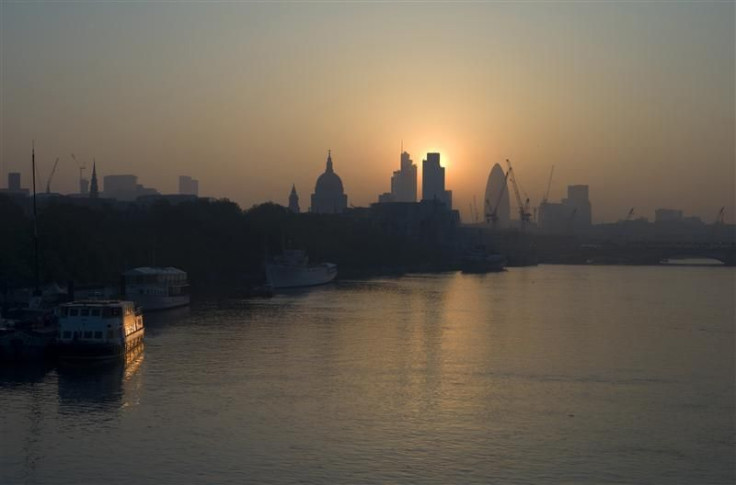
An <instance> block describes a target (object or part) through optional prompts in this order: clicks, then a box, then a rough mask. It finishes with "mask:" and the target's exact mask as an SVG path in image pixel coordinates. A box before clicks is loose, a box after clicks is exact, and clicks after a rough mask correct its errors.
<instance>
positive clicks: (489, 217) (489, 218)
mask: <svg viewBox="0 0 736 485" xmlns="http://www.w3.org/2000/svg"><path fill="white" fill-rule="evenodd" d="M509 173H510V171H509V172H506V175H504V177H503V186H502V187H501V192H499V193H498V197H497V198H496V203H495V204H493V205H491V201H490V200H488V199H486V204H488V207H489V208H491V212H489V213H487V214H486V222H490V223H491V224H493V225H494V226H495V225H496V222H498V204H500V203H501V197H503V194H504V193H505V192H506V185H507V181H508V178H509Z"/></svg>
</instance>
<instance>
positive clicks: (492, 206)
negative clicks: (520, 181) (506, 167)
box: [483, 164, 511, 227]
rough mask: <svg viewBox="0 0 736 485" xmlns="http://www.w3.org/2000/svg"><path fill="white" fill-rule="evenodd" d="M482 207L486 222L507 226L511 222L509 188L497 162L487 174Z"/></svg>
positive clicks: (497, 225)
mask: <svg viewBox="0 0 736 485" xmlns="http://www.w3.org/2000/svg"><path fill="white" fill-rule="evenodd" d="M483 208H484V217H485V221H486V222H487V223H490V224H491V225H494V226H496V227H508V226H509V224H510V223H511V206H510V204H509V188H508V185H507V181H506V174H505V173H504V171H503V168H501V165H499V164H495V165H494V166H493V168H492V169H491V173H489V174H488V181H487V182H486V194H485V201H484V203H483ZM494 219H495V220H494Z"/></svg>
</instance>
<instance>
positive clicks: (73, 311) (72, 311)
mask: <svg viewBox="0 0 736 485" xmlns="http://www.w3.org/2000/svg"><path fill="white" fill-rule="evenodd" d="M77 315H79V309H77V308H70V309H69V316H70V317H76V316H77Z"/></svg>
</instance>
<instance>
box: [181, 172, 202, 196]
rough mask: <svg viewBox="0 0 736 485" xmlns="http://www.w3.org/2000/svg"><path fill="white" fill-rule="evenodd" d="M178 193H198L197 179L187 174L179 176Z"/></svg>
mask: <svg viewBox="0 0 736 485" xmlns="http://www.w3.org/2000/svg"><path fill="white" fill-rule="evenodd" d="M179 194H181V195H194V196H198V195H199V180H196V179H193V178H192V177H190V176H188V175H180V176H179Z"/></svg>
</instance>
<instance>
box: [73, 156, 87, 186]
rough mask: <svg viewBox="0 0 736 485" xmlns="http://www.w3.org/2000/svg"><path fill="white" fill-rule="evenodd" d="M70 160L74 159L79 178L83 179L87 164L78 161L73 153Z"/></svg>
mask: <svg viewBox="0 0 736 485" xmlns="http://www.w3.org/2000/svg"><path fill="white" fill-rule="evenodd" d="M72 160H74V162H75V163H76V164H77V165H78V166H79V180H84V171H85V170H86V169H87V166H86V165H85V164H83V163H79V161H78V160H77V157H75V156H74V154H73V153H72Z"/></svg>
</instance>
